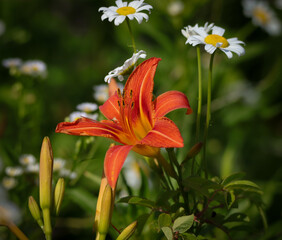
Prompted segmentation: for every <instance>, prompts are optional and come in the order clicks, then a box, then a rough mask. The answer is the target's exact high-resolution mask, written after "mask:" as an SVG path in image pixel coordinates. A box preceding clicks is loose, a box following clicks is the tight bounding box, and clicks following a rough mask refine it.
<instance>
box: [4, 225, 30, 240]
mask: <svg viewBox="0 0 282 240" xmlns="http://www.w3.org/2000/svg"><path fill="white" fill-rule="evenodd" d="M6 226H7V227H8V228H9V229H10V231H11V232H12V233H13V234H14V235H15V236H17V238H18V239H20V240H28V238H27V236H26V235H25V234H24V233H23V232H22V231H21V230H20V229H19V228H18V227H17V226H16V225H15V224H14V223H12V222H9V223H8V224H7V225H6Z"/></svg>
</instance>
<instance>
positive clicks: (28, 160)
mask: <svg viewBox="0 0 282 240" xmlns="http://www.w3.org/2000/svg"><path fill="white" fill-rule="evenodd" d="M19 162H20V164H22V165H24V166H28V165H32V164H34V163H35V162H36V158H35V157H34V156H33V155H32V154H23V155H21V156H20V159H19Z"/></svg>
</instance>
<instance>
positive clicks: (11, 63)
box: [2, 58, 22, 68]
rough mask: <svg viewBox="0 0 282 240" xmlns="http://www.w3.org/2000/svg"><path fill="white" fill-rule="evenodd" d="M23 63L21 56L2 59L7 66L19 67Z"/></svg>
mask: <svg viewBox="0 0 282 240" xmlns="http://www.w3.org/2000/svg"><path fill="white" fill-rule="evenodd" d="M21 64H22V60H21V59H20V58H7V59H4V60H3V61H2V65H3V66H4V67H6V68H15V67H19V66H21Z"/></svg>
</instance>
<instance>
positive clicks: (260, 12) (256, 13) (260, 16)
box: [253, 8, 269, 24]
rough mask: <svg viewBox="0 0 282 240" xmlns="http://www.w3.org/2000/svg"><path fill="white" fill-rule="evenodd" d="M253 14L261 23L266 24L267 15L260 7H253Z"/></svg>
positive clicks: (267, 20)
mask: <svg viewBox="0 0 282 240" xmlns="http://www.w3.org/2000/svg"><path fill="white" fill-rule="evenodd" d="M253 14H254V16H255V17H256V18H257V19H258V20H260V21H261V22H262V24H266V23H268V22H269V16H268V14H267V12H265V11H264V10H263V9H261V8H255V9H254V12H253Z"/></svg>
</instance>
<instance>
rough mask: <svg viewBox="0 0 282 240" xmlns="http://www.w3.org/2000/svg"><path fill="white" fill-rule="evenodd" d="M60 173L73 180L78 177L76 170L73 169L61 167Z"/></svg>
mask: <svg viewBox="0 0 282 240" xmlns="http://www.w3.org/2000/svg"><path fill="white" fill-rule="evenodd" d="M59 174H60V176H61V177H68V178H69V179H72V180H73V179H76V178H77V173H76V172H72V171H71V170H69V169H65V168H63V169H61V170H60V173H59Z"/></svg>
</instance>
